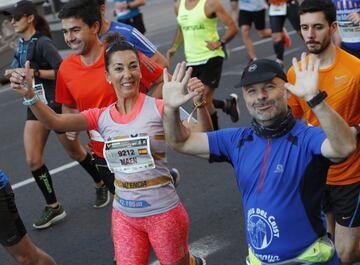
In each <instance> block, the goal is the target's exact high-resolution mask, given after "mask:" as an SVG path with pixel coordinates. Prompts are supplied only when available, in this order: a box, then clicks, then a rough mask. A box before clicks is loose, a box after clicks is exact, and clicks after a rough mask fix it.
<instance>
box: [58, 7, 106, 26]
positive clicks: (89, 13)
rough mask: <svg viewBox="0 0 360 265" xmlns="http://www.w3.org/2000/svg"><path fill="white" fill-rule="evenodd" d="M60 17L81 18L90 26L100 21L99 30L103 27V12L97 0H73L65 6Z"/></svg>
mask: <svg viewBox="0 0 360 265" xmlns="http://www.w3.org/2000/svg"><path fill="white" fill-rule="evenodd" d="M58 17H59V19H66V18H79V19H81V20H82V21H83V22H84V23H85V24H86V25H88V26H89V27H91V26H93V25H94V24H95V23H96V22H99V31H100V29H101V14H100V8H99V5H98V3H97V0H71V1H69V2H68V3H66V4H65V5H64V6H63V8H62V9H61V10H60V12H59V14H58Z"/></svg>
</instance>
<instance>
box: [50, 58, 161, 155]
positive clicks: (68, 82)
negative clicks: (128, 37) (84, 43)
mask: <svg viewBox="0 0 360 265" xmlns="http://www.w3.org/2000/svg"><path fill="white" fill-rule="evenodd" d="M139 58H140V64H141V65H140V68H141V74H142V79H141V81H140V90H141V91H143V92H145V93H146V92H147V90H148V89H149V88H150V86H151V84H152V83H153V82H155V81H156V80H157V79H158V78H160V77H161V75H162V71H163V69H162V68H161V67H160V66H159V65H157V64H156V63H155V62H154V61H152V60H151V59H150V58H148V57H146V56H145V55H144V54H142V53H141V52H139ZM116 100H117V98H116V94H115V92H114V88H113V86H112V85H110V84H109V83H108V82H107V81H106V77H105V59H104V53H103V54H102V55H101V56H100V58H99V60H98V61H97V62H96V63H94V64H93V65H90V66H87V65H85V64H83V62H82V61H81V58H80V56H78V55H75V54H72V55H70V56H69V57H68V58H66V59H65V60H64V61H63V62H62V64H61V65H60V68H59V71H58V74H57V79H56V102H58V103H61V104H65V105H69V106H73V107H76V108H77V109H78V110H80V111H84V110H87V109H90V108H103V107H107V106H109V105H110V104H112V103H113V102H115V101H116ZM89 146H90V147H91V149H92V151H93V152H94V153H95V154H96V155H97V156H99V157H103V154H102V152H103V143H101V142H96V141H93V140H91V141H90V144H89Z"/></svg>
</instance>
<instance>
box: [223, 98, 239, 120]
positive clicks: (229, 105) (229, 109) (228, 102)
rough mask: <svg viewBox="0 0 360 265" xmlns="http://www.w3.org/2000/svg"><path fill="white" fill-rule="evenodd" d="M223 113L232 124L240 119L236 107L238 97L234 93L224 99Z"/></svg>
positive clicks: (237, 107)
mask: <svg viewBox="0 0 360 265" xmlns="http://www.w3.org/2000/svg"><path fill="white" fill-rule="evenodd" d="M224 112H225V113H226V114H228V115H230V117H231V120H232V122H237V121H238V120H239V117H240V110H239V106H238V96H237V95H236V94H234V93H232V94H230V96H229V97H228V98H227V99H225V107H224Z"/></svg>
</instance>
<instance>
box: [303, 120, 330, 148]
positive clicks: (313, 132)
mask: <svg viewBox="0 0 360 265" xmlns="http://www.w3.org/2000/svg"><path fill="white" fill-rule="evenodd" d="M325 139H326V134H325V132H324V131H323V130H322V129H321V128H320V127H317V126H308V127H307V128H306V132H305V135H304V143H305V146H306V149H307V152H309V153H310V154H311V155H321V145H322V144H323V142H324V141H325Z"/></svg>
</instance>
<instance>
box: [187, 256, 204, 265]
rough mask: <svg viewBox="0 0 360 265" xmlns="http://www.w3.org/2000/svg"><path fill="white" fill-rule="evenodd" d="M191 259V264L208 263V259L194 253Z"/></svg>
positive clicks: (201, 264) (200, 264) (202, 264)
mask: <svg viewBox="0 0 360 265" xmlns="http://www.w3.org/2000/svg"><path fill="white" fill-rule="evenodd" d="M191 259H192V262H193V263H190V264H195V265H206V261H205V259H204V258H201V257H196V256H194V255H191Z"/></svg>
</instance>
